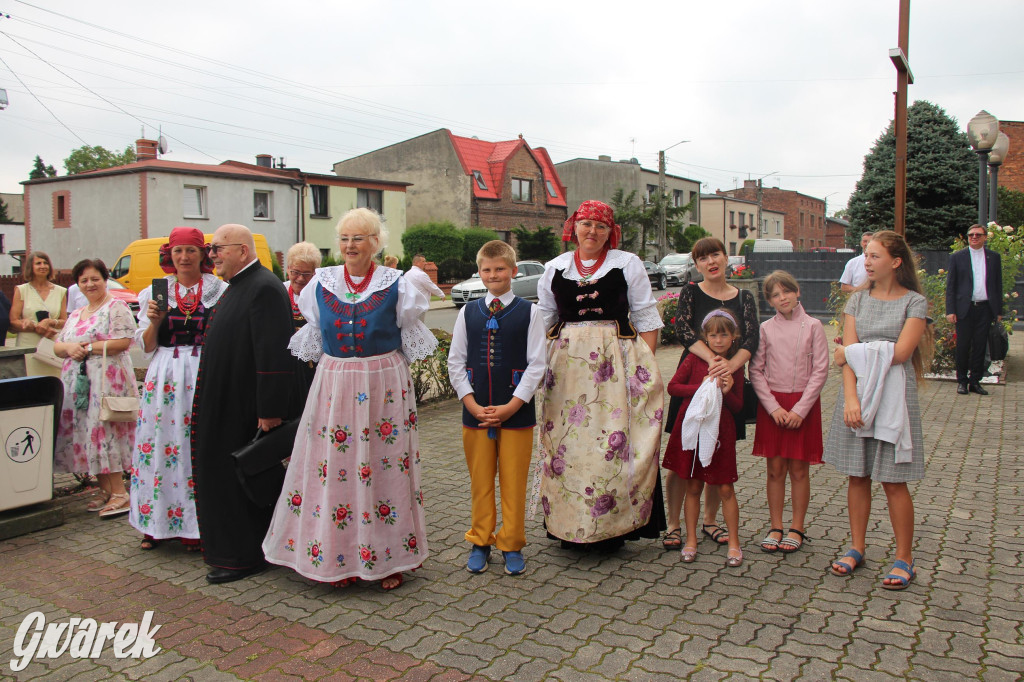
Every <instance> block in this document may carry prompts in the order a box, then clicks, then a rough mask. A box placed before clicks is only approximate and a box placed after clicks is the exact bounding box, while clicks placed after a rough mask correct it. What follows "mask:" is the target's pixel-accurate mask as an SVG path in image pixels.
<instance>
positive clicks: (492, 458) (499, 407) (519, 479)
mask: <svg viewBox="0 0 1024 682" xmlns="http://www.w3.org/2000/svg"><path fill="white" fill-rule="evenodd" d="M476 264H477V269H478V270H479V272H480V279H481V280H482V281H483V283H484V286H486V287H487V295H486V296H484V297H483V298H479V299H477V300H475V301H472V302H470V303H467V304H466V305H465V307H463V308H462V310H460V311H459V317H458V319H457V320H456V321H455V328H454V329H453V330H452V345H451V350H450V351H449V353H448V376H449V377H450V378H451V381H452V386H453V387H454V388H455V390H456V393H457V395H458V396H459V400H461V401H462V405H463V409H462V443H463V446H464V447H465V450H466V464H467V466H468V467H469V479H470V489H471V494H472V499H473V511H472V521H471V527H470V529H469V531H467V532H466V540H468V541H469V542H471V543H472V544H473V549H472V550H471V551H470V553H469V560H468V561H467V562H466V570H468V571H469V572H470V573H483V572H484V571H486V570H487V560H488V559H489V558H490V555H491V545H495V546H497V548H498V549H500V550H501V552H502V554H503V555H504V559H505V572H506V573H508V574H509V575H519V574H520V573H522V572H523V571H525V570H526V560H525V559H523V553H522V549H523V546H524V545H525V544H526V481H527V477H528V475H529V471H530V457H531V455H532V453H533V429H534V426H535V425H536V423H537V416H536V411H535V408H534V402H533V394H534V392H535V391H536V390H537V386H538V385H540V381H541V379H543V377H544V370H545V355H546V345H547V341H546V339H545V335H544V320H543V316H542V315H541V312H540V309H539V308H538V307H537V306H535V305H533V304H532V303H530V302H529V301H527V300H525V299H522V298H519V297H518V296H516V295H515V294H514V293H512V278H513V277H515V276H516V272H517V270H516V252H515V250H514V249H513V248H512V247H511V246H509V245H508V244H506V243H505V242H503V241H498V240H495V241H490V242H487V243H486V244H484V245H483V246H482V247H481V248H480V251H479V252H478V253H477V255H476ZM495 473H497V475H498V482H499V484H500V486H501V521H502V526H501V530H499V531H498V532H497V533H495V528H496V524H497V511H496V509H495V504H494V476H495Z"/></svg>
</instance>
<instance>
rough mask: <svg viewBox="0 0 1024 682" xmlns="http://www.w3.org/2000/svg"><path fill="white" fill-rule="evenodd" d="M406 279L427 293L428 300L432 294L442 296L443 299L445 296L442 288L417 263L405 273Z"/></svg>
mask: <svg viewBox="0 0 1024 682" xmlns="http://www.w3.org/2000/svg"><path fill="white" fill-rule="evenodd" d="M405 279H406V281H408V282H409V283H410V284H412V285H413V286H414V287H416V288H417V289H419V290H420V291H422V292H423V293H424V294H426V295H427V299H428V300H429V299H430V295H431V294H433V295H434V296H440V297H441V298H442V299H443V298H444V292H443V291H441V288H440V287H438V286H437V285H436V284H434V282H433V281H431V279H430V275H428V274H427V273H425V272H423V270H422V269H421V268H419V267H417V266H415V265H414V266H412V267H411V268H409V271H408V272H407V273H405Z"/></svg>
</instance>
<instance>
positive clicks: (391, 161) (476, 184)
mask: <svg viewBox="0 0 1024 682" xmlns="http://www.w3.org/2000/svg"><path fill="white" fill-rule="evenodd" d="M334 172H335V173H336V174H337V175H339V176H362V177H374V178H381V179H384V180H396V181H403V182H409V183H412V184H411V186H409V187H408V188H407V190H406V222H407V223H408V224H409V225H415V224H417V223H425V222H430V221H439V220H449V221H451V222H452V223H454V224H455V225H457V226H459V227H468V226H470V225H480V226H482V227H488V228H490V229H492V230H494V231H495V232H496V233H498V237H499V238H501V239H504V240H505V241H507V242H509V243H512V242H513V239H512V230H513V229H514V228H515V227H518V226H519V225H524V226H525V227H527V228H528V229H533V228H536V227H540V226H549V227H553V228H555V229H556V232H557V231H558V228H560V227H561V225H562V223H563V222H565V219H566V217H567V216H568V213H567V212H566V202H565V187H564V186H563V185H562V183H561V180H559V177H558V173H557V172H556V171H555V166H554V164H553V163H552V162H551V157H549V156H548V153H547V151H546V150H545V149H544V148H543V147H537V148H532V147H530V145H529V144H527V143H526V141H525V140H524V139H523V138H522V136H520V137H519V138H518V139H516V140H507V141H502V142H487V141H485V140H478V139H476V138H468V137H460V136H458V135H453V134H452V132H451V131H450V130H447V129H445V128H442V129H440V130H435V131H434V132H431V133H427V134H426V135H421V136H419V137H414V138H412V139H409V140H405V141H404V142H398V143H396V144H393V145H390V146H388V147H383V148H381V149H378V150H375V151H372V152H368V153H366V154H363V155H361V156H356V157H354V158H351V159H346V160H344V161H339V162H338V163H336V164H334Z"/></svg>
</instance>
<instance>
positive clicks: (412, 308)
mask: <svg viewBox="0 0 1024 682" xmlns="http://www.w3.org/2000/svg"><path fill="white" fill-rule="evenodd" d="M396 280H397V281H398V310H397V311H396V312H397V317H398V327H399V328H400V329H401V330H402V354H403V355H405V357H406V359H407V360H408V361H409V362H415V361H416V360H422V359H423V358H426V357H428V356H430V354H431V353H433V352H434V350H435V349H436V348H437V339H436V338H435V337H434V335H433V333H431V331H430V330H429V329H427V326H426V325H425V324H423V323H422V322H421V321H420V315H422V314H423V313H425V312H427V310H429V309H430V299H429V298H427V295H426V294H424V293H423V292H422V291H420V290H419V289H417V288H416V287H414V286H412V285H410V284H408V283H407V282H406V281H405V278H404V277H402V272H401V271H400V270H395V269H393V268H388V267H384V266H381V265H378V266H377V267H375V268H374V269H373V275H372V278H371V280H370V284H369V286H367V287H366V289H364V290H363V291H362V292H361V293H360V294H359V295H358V297H357V298H355V299H349V298H348V297H347V294H349V293H350V290H349V288H348V286H347V285H346V284H345V274H344V270H343V266H341V265H335V266H333V267H329V268H317V270H316V274H314V275H313V279H312V280H310V282H309V284H307V285H306V286H305V287H304V288H303V289H302V293H301V294H299V298H298V300H297V301H296V305H298V306H299V312H300V313H302V316H303V317H304V318H306V325H305V326H304V327H303V328H302V329H300V330H299V331H297V332H295V335H294V336H292V339H291V341H289V342H288V350H290V351H291V353H292V355H294V356H295V357H297V358H299V359H300V360H302V361H304V362H305V361H313V362H316V361H318V360H319V359H320V356H321V355H323V350H324V349H323V340H322V338H321V336H320V307H319V306H318V305H317V300H316V289H317V287H316V285H317V284H318V283H319V284H320V285H321V286H323V288H324V289H327V290H328V291H330V292H331V293H332V294H334V295H335V296H337V297H338V299H339V300H341V301H343V302H345V303H359V302H360V301H363V300H365V299H367V298H369V296H370V295H371V294H373V293H374V292H377V291H381V290H383V289H387V288H388V287H390V286H391V285H393V284H394V283H395V281H396ZM352 281H353V282H355V283H356V284H359V283H361V282H362V281H363V278H362V277H352Z"/></svg>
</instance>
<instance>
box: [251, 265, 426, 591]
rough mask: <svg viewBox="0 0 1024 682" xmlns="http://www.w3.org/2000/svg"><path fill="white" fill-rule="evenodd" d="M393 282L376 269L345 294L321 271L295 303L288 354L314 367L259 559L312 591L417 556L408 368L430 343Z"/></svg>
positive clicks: (417, 492)
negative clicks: (312, 583)
mask: <svg viewBox="0 0 1024 682" xmlns="http://www.w3.org/2000/svg"><path fill="white" fill-rule="evenodd" d="M400 274H401V273H399V272H398V271H397V270H393V269H390V268H382V267H378V268H376V269H375V272H374V274H373V275H372V278H371V282H370V284H369V285H368V288H367V290H366V291H364V292H362V293H353V292H351V291H349V289H348V288H347V285H346V283H345V281H344V278H343V276H342V268H341V267H340V266H338V267H334V268H323V269H319V270H317V274H316V276H315V277H314V279H313V281H312V282H310V283H309V284H308V285H306V287H305V288H304V289H303V290H302V294H301V295H300V297H299V302H298V303H299V308H300V310H301V312H302V314H303V316H304V317H305V318H306V320H308V324H306V326H304V327H303V328H302V329H300V330H299V331H298V332H297V333H296V334H295V336H294V337H292V341H291V343H290V344H289V347H290V348H291V349H292V353H293V354H294V355H295V356H296V357H298V358H299V359H300V360H303V361H309V360H319V362H318V363H317V367H316V373H315V374H314V377H313V384H312V386H311V387H310V390H309V397H308V399H307V400H306V407H305V409H304V410H303V413H302V418H301V421H300V423H299V428H298V433H297V434H296V438H295V446H294V448H293V449H292V456H291V460H290V462H289V464H288V473H287V474H286V475H285V481H284V488H283V490H282V492H281V497H280V498H279V499H278V502H277V505H276V506H275V507H274V516H273V519H272V520H271V523H270V530H269V531H268V533H267V536H266V539H265V540H264V541H263V552H264V554H265V555H266V559H267V561H269V562H271V563H274V564H278V565H280V566H287V567H289V568H291V569H293V570H295V571H296V572H297V573H299V574H300V575H303V576H305V577H307V578H310V579H311V580H316V581H318V582H335V581H340V580H344V579H346V578H353V577H355V578H362V579H364V580H380V579H382V578H386V577H388V576H390V575H394V574H395V573H401V572H402V571H408V570H411V569H414V568H417V567H418V566H420V565H421V564H422V563H423V561H424V559H426V557H427V532H426V522H425V519H424V514H423V494H422V492H421V484H420V471H419V466H420V453H419V432H418V426H417V417H416V395H415V393H414V391H413V388H412V379H411V377H410V375H409V361H411V360H417V359H420V358H423V357H426V356H427V355H429V354H430V353H431V352H433V350H434V348H435V347H436V345H437V341H436V339H435V338H434V336H433V334H431V333H430V331H429V330H428V329H427V328H426V327H425V326H424V325H423V323H422V322H420V320H419V316H420V315H421V314H422V313H423V312H426V310H427V308H428V307H429V301H428V299H427V297H426V295H425V294H423V293H421V292H419V291H418V290H416V289H415V288H414V287H412V286H411V285H409V284H408V283H406V282H405V281H404V279H402V278H400ZM353 279H357V278H353Z"/></svg>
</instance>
